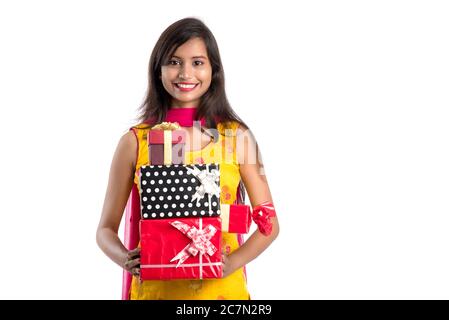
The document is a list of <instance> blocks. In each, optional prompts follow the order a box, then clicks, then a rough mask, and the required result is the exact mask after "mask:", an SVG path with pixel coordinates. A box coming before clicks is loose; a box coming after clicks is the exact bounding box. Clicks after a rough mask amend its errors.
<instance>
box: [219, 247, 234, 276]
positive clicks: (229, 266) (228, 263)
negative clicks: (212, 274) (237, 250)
mask: <svg viewBox="0 0 449 320" xmlns="http://www.w3.org/2000/svg"><path fill="white" fill-rule="evenodd" d="M221 256H222V257H223V277H222V278H226V277H227V276H229V275H230V274H231V273H233V272H234V271H235V270H237V266H236V265H235V263H234V260H233V257H232V254H230V255H226V254H225V253H222V254H221Z"/></svg>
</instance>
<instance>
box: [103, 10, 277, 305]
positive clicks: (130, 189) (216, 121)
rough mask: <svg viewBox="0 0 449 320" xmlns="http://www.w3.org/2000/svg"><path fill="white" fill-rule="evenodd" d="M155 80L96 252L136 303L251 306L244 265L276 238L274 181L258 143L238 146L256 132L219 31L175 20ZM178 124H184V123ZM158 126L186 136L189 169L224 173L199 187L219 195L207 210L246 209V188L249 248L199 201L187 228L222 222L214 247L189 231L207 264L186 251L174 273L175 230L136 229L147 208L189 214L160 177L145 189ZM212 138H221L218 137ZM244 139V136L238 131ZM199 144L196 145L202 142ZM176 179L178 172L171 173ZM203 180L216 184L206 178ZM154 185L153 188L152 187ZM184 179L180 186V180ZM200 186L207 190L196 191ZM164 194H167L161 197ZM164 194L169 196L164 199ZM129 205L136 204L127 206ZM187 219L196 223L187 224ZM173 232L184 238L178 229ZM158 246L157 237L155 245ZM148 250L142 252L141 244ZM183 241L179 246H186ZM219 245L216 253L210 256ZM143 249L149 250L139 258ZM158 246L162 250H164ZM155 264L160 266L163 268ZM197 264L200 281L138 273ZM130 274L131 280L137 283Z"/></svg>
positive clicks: (112, 190) (156, 52) (116, 177)
mask: <svg viewBox="0 0 449 320" xmlns="http://www.w3.org/2000/svg"><path fill="white" fill-rule="evenodd" d="M148 82H149V84H148V92H147V95H146V98H145V101H144V103H143V104H142V106H141V111H142V114H141V116H140V119H139V120H140V123H139V124H136V125H135V126H133V127H132V128H131V129H130V132H129V133H128V134H125V135H124V136H123V137H122V139H121V140H120V142H119V145H118V147H117V151H116V153H115V155H114V158H113V161H112V165H111V173H110V178H109V184H108V190H107V193H106V197H105V201H104V206H103V213H102V217H101V220H100V223H99V226H98V230H97V242H98V244H99V246H100V247H101V248H102V249H103V251H104V252H105V253H106V254H107V255H108V256H109V257H110V258H111V259H112V260H113V261H114V262H116V263H117V264H118V265H120V266H121V267H122V268H123V269H124V270H125V274H124V286H123V298H124V299H139V300H140V299H170V300H174V299H182V300H186V299H187V300H192V299H233V300H236V299H243V300H246V299H249V293H248V289H247V286H246V273H245V269H244V266H245V265H246V264H247V263H249V262H250V261H252V260H253V259H255V258H256V257H257V256H258V255H259V254H260V253H262V252H263V251H264V250H265V249H266V248H267V247H268V246H269V245H270V244H271V242H272V241H273V240H274V239H275V238H276V237H277V235H278V232H279V227H278V223H277V218H276V216H275V214H274V207H273V205H272V203H271V202H272V199H271V194H270V190H269V187H268V183H267V180H266V178H265V176H264V174H263V173H261V170H260V168H261V163H260V162H258V161H255V162H254V161H253V162H252V161H249V160H250V157H249V156H248V152H247V151H245V150H254V149H255V148H254V147H255V146H256V142H255V139H252V138H251V137H250V138H249V139H246V140H245V143H243V144H242V143H237V140H238V137H237V136H238V133H239V132H241V130H242V129H243V130H246V131H249V130H248V128H247V126H246V124H245V123H244V122H243V121H242V120H241V119H240V118H239V117H238V116H237V114H236V113H235V112H234V110H233V109H232V108H231V106H230V104H229V102H228V100H227V97H226V92H225V85H224V71H223V66H222V63H221V58H220V54H219V51H218V45H217V43H216V40H215V38H214V36H213V34H212V33H211V31H210V30H209V29H208V28H207V26H206V25H205V24H204V23H203V22H202V21H200V20H198V19H195V18H186V19H182V20H179V21H177V22H175V23H173V24H172V25H171V26H169V27H168V28H167V29H166V30H165V31H164V32H163V33H162V35H161V36H160V38H159V40H158V41H157V43H156V45H155V47H154V49H153V52H152V54H151V58H150V63H149V70H148ZM196 120H197V121H196ZM161 122H172V123H161ZM174 122H177V124H175V123H174ZM194 123H195V124H194ZM158 125H159V126H161V125H164V126H168V127H171V126H174V128H178V129H179V131H180V132H181V133H182V134H185V136H186V139H185V140H184V143H185V145H186V148H185V150H184V151H185V157H183V156H182V152H181V155H180V156H179V157H180V159H181V163H182V164H183V165H189V166H193V167H195V168H197V169H198V168H199V167H201V166H203V165H206V168H208V166H210V165H212V164H213V165H217V166H219V169H217V170H216V172H215V174H216V176H215V177H210V176H209V175H207V173H206V172H203V174H206V176H203V174H202V178H201V179H200V180H201V181H205V182H204V183H205V185H204V188H203V189H201V190H212V189H213V190H216V191H217V190H218V191H217V194H215V195H214V196H215V197H216V201H214V202H212V201H210V200H209V201H208V203H209V204H211V203H212V204H214V203H215V204H214V206H218V205H220V206H221V205H223V206H224V208H227V207H228V206H231V205H238V204H243V203H244V194H245V190H244V189H245V188H246V190H247V191H248V195H249V198H250V200H251V204H252V206H253V209H254V213H255V214H256V215H255V216H253V219H254V222H255V223H256V224H257V225H258V227H259V229H258V230H257V231H255V232H254V233H253V234H252V235H251V237H250V238H248V239H247V241H246V242H244V241H243V237H242V234H241V233H240V232H235V233H234V232H230V230H229V229H227V228H224V229H223V230H222V229H221V228H222V224H221V220H220V217H215V218H212V217H202V216H200V215H204V213H205V211H197V210H200V209H198V208H197V207H198V205H200V206H201V204H200V203H197V204H196V206H197V207H195V208H193V207H192V203H191V202H192V201H193V200H194V199H192V201H190V202H188V203H187V207H186V208H185V209H183V210H185V211H184V216H185V217H184V218H185V219H187V220H188V221H189V222H185V221H187V220H185V219H184V220H183V221H184V222H182V223H196V222H195V221H198V223H200V226H198V228H199V229H195V230H201V231H203V230H202V229H201V228H202V227H201V226H202V223H203V219H206V220H207V221H209V222H207V221H206V220H205V221H204V223H211V224H210V226H212V223H215V225H216V226H215V227H214V228H215V230H219V231H218V232H217V233H216V235H217V236H216V239H215V240H214V241H215V245H216V246H217V247H215V245H213V244H212V240H211V241H210V243H211V245H209V244H208V243H204V241H205V239H206V240H208V241H209V238H207V237H206V236H204V234H203V235H202V236H201V235H200V234H197V233H195V232H194V231H192V232H194V233H195V235H194V236H193V237H194V238H195V239H192V240H194V244H193V245H194V246H195V248H197V249H198V250H200V251H199V252H201V253H200V254H199V257H198V259H199V261H200V262H199V264H198V265H197V264H196V262H195V259H196V258H195V257H196V254H197V253H198V252H197V253H194V252H195V250H196V249H192V250H193V251H188V252H189V253H186V254H187V256H184V258H185V259H189V257H188V256H189V255H190V254H193V256H192V257H191V258H190V260H189V262H188V263H186V265H184V266H182V268H180V269H177V270H176V269H170V268H174V267H175V266H176V264H172V263H171V262H173V259H174V257H172V256H171V254H169V253H168V251H169V250H166V249H168V248H169V247H170V246H171V247H170V248H175V247H174V246H173V245H174V244H173V242H172V241H169V240H167V239H169V238H167V237H170V235H171V233H170V232H171V231H173V230H172V229H171V228H169V229H170V230H167V231H168V234H167V233H165V232H164V231H163V230H164V226H165V227H166V226H167V225H166V224H165V223H162V224H161V226H162V227H161V228H155V229H153V230H151V232H147V233H145V231H143V233H142V230H148V229H142V228H140V229H139V225H138V223H139V221H141V223H142V222H145V219H146V217H148V213H147V216H145V215H143V214H142V212H143V210H159V209H160V208H161V207H162V208H163V209H161V210H163V211H161V212H159V213H156V212H155V211H152V213H151V216H152V217H159V218H161V217H165V215H166V214H167V216H168V217H171V216H173V214H175V215H176V216H177V217H179V216H181V211H178V212H176V210H178V209H175V208H178V205H179V207H180V208H184V207H181V205H180V204H179V203H178V204H177V203H172V202H170V201H172V197H171V195H170V194H169V195H168V196H167V194H166V193H167V192H168V188H164V186H163V184H164V180H163V179H159V180H158V183H159V184H161V186H162V187H163V188H162V189H161V188H154V189H153V188H145V189H144V188H143V187H142V185H141V184H140V182H141V181H142V179H141V178H142V174H141V169H142V168H145V167H146V166H147V165H148V164H150V165H151V164H153V165H154V164H156V162H157V160H156V161H154V159H157V158H155V157H151V156H150V152H149V150H148V149H149V148H148V137H151V133H156V132H154V131H156V128H155V127H157V126H158ZM164 130H165V129H164ZM167 131H169V130H167ZM212 132H214V133H213V134H212ZM166 133H167V135H165V132H164V137H168V138H167V139H165V138H164V143H165V142H167V143H166V146H169V144H171V141H172V140H171V138H169V137H170V136H171V135H170V133H171V132H166ZM206 133H210V134H206ZM240 136H243V135H242V134H240ZM189 137H192V139H191V140H190V138H189ZM195 137H198V138H197V139H195ZM195 146H197V147H195ZM187 147H188V148H187ZM151 148H152V145H151V146H150V149H151ZM166 149H167V153H166V155H170V156H168V158H170V157H171V152H168V150H169V148H166ZM187 149H188V150H187ZM151 150H152V151H151V154H152V155H154V154H156V155H157V151H155V150H156V149H151ZM159 150H162V149H159ZM160 155H162V156H163V157H165V152H162V153H159V156H160ZM168 158H167V159H164V161H163V163H164V165H167V166H170V165H171V164H173V163H174V161H172V159H168ZM252 158H254V157H252ZM252 158H251V159H252ZM165 160H167V162H165ZM176 165H178V164H176ZM201 168H202V167H201ZM198 170H199V169H198ZM207 170H208V169H206V171H207ZM164 172H165V171H164ZM172 172H173V173H174V171H172ZM179 172H183V171H182V170H181V171H178V173H179ZM165 173H166V172H165ZM162 175H163V174H162ZM144 177H147V175H146V174H145V176H144ZM205 177H209V178H208V179H206V178H205ZM210 179H212V180H210ZM217 179H218V180H217ZM155 181H156V180H154V181H152V182H153V184H154V183H155ZM187 181H188V180H187ZM187 181H186V182H187ZM195 181H196V180H195V179H193V181H191V183H192V184H193V183H195ZM172 182H173V181H172V180H171V179H168V180H167V181H166V185H167V186H168V185H170V190H171V192H173V193H174V194H175V193H176V195H175V196H174V198H175V199H177V198H176V197H178V200H179V199H181V197H182V198H183V199H188V198H189V195H188V194H187V192H184V188H183V187H182V186H179V184H180V180H178V182H176V179H175V180H174V184H177V187H178V189H177V188H176V187H175V186H174V185H172ZM186 182H184V181H183V183H186ZM150 183H151V182H150ZM201 183H203V182H201ZM213 183H218V186H216V187H217V188H211V186H213ZM143 185H145V184H143ZM243 186H244V187H243ZM158 187H159V186H158ZM181 187H182V188H181ZM189 187H192V186H187V190H188V189H189ZM196 188H200V187H199V186H197V187H196ZM164 189H166V191H163V192H160V191H161V190H164ZM173 189H174V190H173ZM191 189H192V188H191ZM144 190H145V192H146V193H145V194H147V195H150V194H151V196H150V197H147V196H143V195H142V196H140V195H141V194H144V193H143V191H144ZM198 190H200V189H198ZM178 191H179V192H178ZM205 192H206V191H205ZM208 192H209V191H208ZM162 193H163V194H162ZM203 195H204V194H203ZM156 196H157V197H158V199H159V200H160V201H164V202H163V203H161V204H157V205H154V204H153V205H154V208H153V206H152V205H151V204H150V203H148V199H152V198H156ZM165 196H167V198H164V197H165ZM190 196H191V195H190ZM198 196H199V195H198ZM186 197H187V198H186ZM161 198H162V199H161ZM127 199H129V200H128V202H127ZM197 200H198V199H197ZM127 203H128V205H127ZM189 205H190V207H189ZM125 206H126V207H127V210H126V213H127V214H126V217H125V223H126V224H125V243H124V244H123V243H122V242H121V241H120V239H119V237H118V235H117V230H118V226H119V224H120V221H121V218H122V215H123V209H124V208H125ZM169 207H170V208H172V210H174V211H175V212H171V211H167V210H166V209H167V208H169ZM189 208H191V209H189ZM240 208H242V207H240ZM170 210H171V209H170ZM209 210H210V211H209V213H210V214H212V213H214V214H216V215H221V211H222V210H226V209H221V207H220V209H216V211H215V212H212V211H213V210H212V209H211V207H210V208H209ZM245 210H246V209H245ZM189 214H191V215H192V216H195V217H193V218H192V217H187V216H189ZM197 214H198V216H197ZM229 215H230V213H229ZM141 217H143V220H140V218H141ZM176 219H181V218H176ZM237 220H239V221H238V222H237V224H243V225H245V226H246V222H247V221H248V220H249V219H248V217H247V215H245V216H242V217H241V218H239V219H237ZM240 220H241V221H240ZM147 222H150V224H145V225H147V226H153V227H154V226H156V225H157V223H156V222H155V221H147ZM159 222H160V221H159ZM155 223H156V224H155ZM176 223H181V221H177V220H176ZM140 226H142V224H141V225H140ZM186 226H187V225H186ZM191 227H192V226H191ZM192 228H193V227H192ZM195 228H196V227H195ZM139 230H140V233H139ZM192 230H193V229H192ZM225 230H226V231H225ZM238 231H242V230H238ZM243 232H245V230H243ZM175 233H176V234H177V232H175ZM189 234H190V233H189ZM213 234H215V232H213V233H210V234H209V235H210V236H211V237H212V235H213ZM159 235H160V236H161V238H159V241H158V242H157V245H153V246H149V247H148V246H145V243H148V242H147V240H146V239H148V238H147V236H149V237H150V238H151V237H155V236H156V237H158V236H159ZM151 239H153V240H154V238H151ZM160 239H164V241H160ZM141 240H142V242H141ZM184 240H185V239H184ZM165 242H166V243H165ZM175 242H176V241H175ZM142 243H144V245H142V247H140V245H141V244H142ZM176 243H177V244H180V243H181V242H179V243H178V242H176ZM164 245H168V247H164ZM212 245H213V246H214V248H215V250H216V251H214V250H213V248H212ZM197 246H198V247H197ZM206 247H207V248H209V249H210V250H208V252H207V254H209V255H210V256H211V257H212V258H213V259H214V261H213V262H210V263H206V264H209V266H207V265H204V266H203V260H202V255H203V251H202V250H204V249H205V248H206ZM141 248H142V252H141V251H140V250H141ZM189 248H191V247H189ZM192 248H193V247H192ZM219 248H220V249H219ZM159 249H161V250H162V251H157V250H159ZM161 252H164V253H161ZM181 252H184V251H181ZM204 254H206V252H205V253H204ZM169 256H170V257H169ZM176 256H177V255H176ZM150 258H151V259H156V260H158V261H159V259H161V260H160V262H156V261H155V260H151V259H150ZM141 259H142V260H141ZM170 259H171V260H170ZM192 259H193V261H192ZM150 260H151V261H150ZM175 260H176V259H175ZM162 261H163V262H162ZM186 261H187V260H186ZM211 265H214V266H216V267H217V270H218V271H217V272H215V273H214V274H213V277H208V279H203V276H202V275H203V274H202V272H203V267H206V268H207V267H210V266H211ZM196 267H199V271H198V272H200V274H199V275H197V276H190V275H185V274H181V275H182V276H181V277H175V276H173V275H170V276H169V277H159V276H157V277H156V276H154V277H147V276H145V275H143V274H142V273H141V271H143V273H146V274H147V273H148V270H150V269H151V270H156V272H159V271H157V270H159V269H163V270H164V272H165V271H167V270H170V272H171V271H173V270H174V271H173V272H176V271H178V272H180V271H179V270H181V269H182V270H184V269H183V268H187V269H186V270H190V269H189V268H196ZM154 268H156V269H154ZM176 268H177V267H176ZM214 268H215V267H214ZM195 270H196V269H195ZM214 270H215V269H214ZM160 271H161V270H160ZM131 275H133V277H132V279H131ZM160 279H163V280H160Z"/></svg>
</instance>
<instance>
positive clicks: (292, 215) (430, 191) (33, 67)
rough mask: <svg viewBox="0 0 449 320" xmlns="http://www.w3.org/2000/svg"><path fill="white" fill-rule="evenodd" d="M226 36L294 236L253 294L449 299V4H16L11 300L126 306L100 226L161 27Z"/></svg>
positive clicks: (11, 62)
mask: <svg viewBox="0 0 449 320" xmlns="http://www.w3.org/2000/svg"><path fill="white" fill-rule="evenodd" d="M187 16H195V17H198V18H200V19H202V20H203V21H204V22H205V23H206V24H207V25H208V26H209V27H210V29H211V30H212V32H213V33H214V35H215V37H216V39H217V41H218V44H219V47H220V52H221V55H222V59H223V64H224V68H225V72H226V89H227V93H228V98H229V100H230V102H231V104H232V106H233V107H234V109H235V110H236V111H237V113H238V114H239V115H240V116H241V117H242V118H243V119H244V120H245V121H246V122H247V123H248V124H249V126H250V127H251V128H252V130H253V132H254V134H255V136H256V138H257V140H258V142H259V144H260V146H261V148H262V154H263V157H264V161H265V167H266V172H267V176H268V180H269V182H270V187H271V190H272V194H273V197H274V201H275V205H276V208H277V212H278V215H279V220H280V226H281V233H280V236H279V238H278V239H277V240H276V241H275V243H273V245H272V246H271V247H270V248H269V249H268V250H267V251H265V252H264V253H263V254H262V255H261V256H260V257H259V258H257V259H256V260H254V261H253V262H251V263H250V264H249V265H248V267H247V268H248V286H249V289H250V293H251V295H252V297H253V298H254V299H448V298H449V273H448V272H447V270H449V257H448V240H449V234H448V232H447V229H448V223H449V216H448V213H449V210H448V209H449V203H448V192H449V166H448V163H449V150H448V143H449V126H448V123H449V111H448V107H449V95H448V88H449V77H448V74H449V62H448V61H449V60H448V59H447V57H448V56H449V45H448V41H447V40H448V37H449V20H448V19H447V17H448V16H449V10H448V5H447V3H445V2H444V1H313V2H310V1H305V2H300V1H291V2H288V1H279V0H278V1H270V2H263V1H260V0H259V1H252V2H251V1H235V2H233V1H227V2H220V4H218V3H212V2H210V1H195V2H186V1H169V2H162V1H160V2H155V1H132V2H130V1H76V2H75V1H44V0H42V1H38V2H36V1H14V2H12V1H8V2H7V1H2V2H1V3H0V41H1V49H0V137H1V147H2V150H3V152H2V155H1V158H0V159H1V160H0V161H1V166H0V197H1V206H0V214H1V218H0V246H1V251H0V284H1V285H0V298H2V299H18V298H21V299H119V298H120V295H121V270H120V268H119V267H118V266H116V265H115V264H114V263H113V262H111V261H110V260H109V259H108V258H107V257H106V256H105V255H104V254H103V253H102V252H101V251H100V249H99V248H98V247H97V245H96V242H95V230H96V227H97V223H98V220H99V216H100V213H101V208H102V205H103V199H104V195H105V191H106V185H107V179H108V173H109V166H110V163H111V159H112V155H113V152H114V150H115V147H116V145H117V143H118V140H119V138H120V137H121V135H123V134H124V133H125V132H126V131H127V129H128V128H129V127H130V126H131V125H133V124H134V121H133V119H134V118H135V117H136V115H137V113H136V109H137V107H138V105H139V104H140V102H141V101H142V98H143V96H144V94H145V89H146V86H147V66H148V61H149V57H150V53H151V50H152V48H153V46H154V44H155V42H156V40H157V38H158V37H159V35H160V33H161V32H162V31H163V30H164V29H165V28H166V27H167V26H168V25H170V24H171V23H173V22H174V21H176V20H178V19H181V18H184V17H187Z"/></svg>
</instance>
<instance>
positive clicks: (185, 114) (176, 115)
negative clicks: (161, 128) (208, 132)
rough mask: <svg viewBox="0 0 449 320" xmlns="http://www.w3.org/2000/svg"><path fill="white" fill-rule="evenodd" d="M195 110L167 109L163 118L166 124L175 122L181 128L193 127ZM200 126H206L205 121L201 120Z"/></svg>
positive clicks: (193, 108)
mask: <svg viewBox="0 0 449 320" xmlns="http://www.w3.org/2000/svg"><path fill="white" fill-rule="evenodd" d="M195 115H196V108H195V107H191V108H176V109H173V108H172V109H169V110H168V111H167V115H166V117H165V121H166V122H177V123H179V125H180V126H181V127H193V122H194V121H195ZM197 121H201V125H202V126H204V125H205V124H206V120H205V119H204V118H201V119H200V120H197Z"/></svg>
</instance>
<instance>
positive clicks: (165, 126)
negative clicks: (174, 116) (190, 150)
mask: <svg viewBox="0 0 449 320" xmlns="http://www.w3.org/2000/svg"><path fill="white" fill-rule="evenodd" d="M180 128H181V127H180V126H179V124H178V123H177V122H161V123H159V124H157V125H155V126H153V127H152V128H151V130H171V131H173V130H178V129H180Z"/></svg>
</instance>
